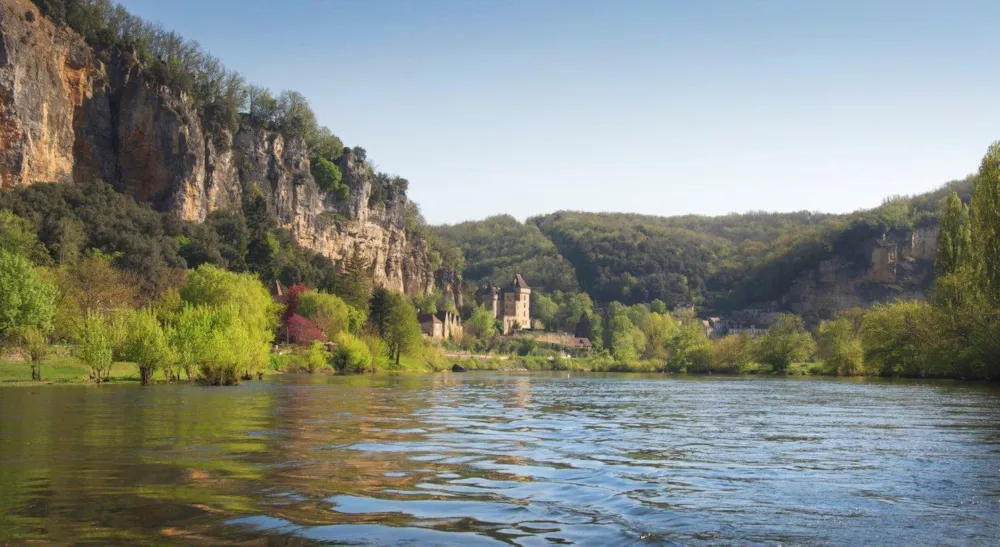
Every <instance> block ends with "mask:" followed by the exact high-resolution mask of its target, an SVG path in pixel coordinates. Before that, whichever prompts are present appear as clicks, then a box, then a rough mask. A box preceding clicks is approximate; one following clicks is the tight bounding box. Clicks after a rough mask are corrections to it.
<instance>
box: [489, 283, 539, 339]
mask: <svg viewBox="0 0 1000 547" xmlns="http://www.w3.org/2000/svg"><path fill="white" fill-rule="evenodd" d="M476 303H477V304H479V305H480V306H484V307H485V308H486V310H487V311H489V312H490V313H492V314H493V317H496V318H497V319H499V320H500V323H501V325H502V328H503V333H504V334H510V333H511V332H512V331H515V330H523V329H529V328H531V311H530V310H531V287H529V286H528V283H527V282H526V281H525V280H524V278H523V277H521V274H517V275H515V276H514V279H512V280H511V282H510V284H509V285H507V286H506V287H504V288H503V289H500V288H498V287H496V286H494V285H493V284H492V283H490V282H487V283H485V284H484V285H483V286H481V287H480V288H479V290H478V291H476Z"/></svg>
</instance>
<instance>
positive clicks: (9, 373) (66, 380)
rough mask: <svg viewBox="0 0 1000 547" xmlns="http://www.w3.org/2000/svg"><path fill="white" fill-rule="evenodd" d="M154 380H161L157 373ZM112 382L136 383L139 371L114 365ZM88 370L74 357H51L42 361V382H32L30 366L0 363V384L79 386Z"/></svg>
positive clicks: (126, 365) (125, 366)
mask: <svg viewBox="0 0 1000 547" xmlns="http://www.w3.org/2000/svg"><path fill="white" fill-rule="evenodd" d="M153 379H154V380H157V379H158V380H162V379H164V378H163V373H162V372H158V373H157V374H156V375H154V376H153ZM111 381H112V382H138V381H139V371H138V370H137V369H136V368H135V365H134V364H132V363H115V364H114V366H112V367H111ZM88 382H90V378H89V369H88V368H87V365H85V364H83V363H82V362H80V360H79V359H77V358H76V357H72V356H69V355H53V356H51V357H49V358H47V359H45V360H43V361H42V381H41V382H32V380H31V365H29V364H28V363H27V362H25V361H0V384H16V383H29V384H32V383H33V384H37V383H43V384H79V383H88Z"/></svg>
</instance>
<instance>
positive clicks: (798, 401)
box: [0, 374, 1000, 545]
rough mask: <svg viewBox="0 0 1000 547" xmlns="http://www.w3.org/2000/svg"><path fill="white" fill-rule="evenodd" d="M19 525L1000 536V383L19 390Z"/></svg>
mask: <svg viewBox="0 0 1000 547" xmlns="http://www.w3.org/2000/svg"><path fill="white" fill-rule="evenodd" d="M0 440H2V443H0V542H2V541H5V540H13V541H23V540H29V539H48V540H55V541H69V540H89V541H95V542H99V543H100V542H107V543H129V542H134V543H147V542H150V541H157V542H167V543H187V544H206V545H208V544H212V545H216V544H224V543H230V542H231V543H239V542H242V541H244V540H246V539H248V538H253V537H261V536H266V537H267V538H268V539H270V540H271V541H270V542H271V543H275V544H283V543H289V544H302V543H312V542H317V543H366V542H370V541H373V540H374V539H376V538H377V539H378V543H379V544H383V545H384V544H398V543H417V544H445V543H458V544H463V545H477V544H493V543H508V544H519V545H538V544H551V543H582V544H608V545H614V544H633V543H637V542H642V543H645V544H651V545H652V544H664V543H666V544H669V543H681V544H691V543H731V542H740V543H778V542H784V543H794V544H829V543H839V544H843V543H848V544H862V543H883V544H885V543H892V544H956V545H966V544H970V543H976V544H989V543H996V542H997V541H998V540H1000V392H998V391H997V389H996V388H994V387H991V386H982V385H962V384H958V383H932V382H924V383H920V382H880V381H850V380H847V381H833V380H791V379H748V378H718V377H703V378H665V377H662V376H635V375H617V376H615V375H608V376H597V375H590V376H575V375H566V374H561V375H559V374H553V375H533V376H501V375H485V374H483V375H480V374H467V375H460V374H443V375H434V376H431V375H427V376H394V377H390V376H379V377H360V376H359V377H346V378H344V377H329V376H322V377H312V378H310V377H287V378H284V379H282V380H280V381H274V382H254V383H250V384H248V385H245V386H241V387H238V388H231V389H229V388H205V387H198V386H187V385H180V386H154V387H151V388H148V389H144V388H139V387H137V386H127V385H120V386H105V387H101V388H94V387H83V386H43V387H30V388H25V387H17V388H0Z"/></svg>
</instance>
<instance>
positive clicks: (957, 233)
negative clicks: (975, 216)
mask: <svg viewBox="0 0 1000 547" xmlns="http://www.w3.org/2000/svg"><path fill="white" fill-rule="evenodd" d="M940 227H941V231H940V233H939V235H938V252H937V260H936V262H935V264H934V269H935V274H936V276H937V277H938V278H941V277H944V276H946V275H950V274H953V273H955V272H956V271H958V269H959V268H961V267H963V266H965V265H968V263H969V256H968V254H969V252H970V248H971V247H972V226H971V219H970V217H969V208H968V206H966V205H965V204H963V203H962V200H961V199H959V197H958V194H957V193H956V192H952V193H951V195H950V196H948V200H947V202H946V203H945V207H944V211H942V213H941V220H940Z"/></svg>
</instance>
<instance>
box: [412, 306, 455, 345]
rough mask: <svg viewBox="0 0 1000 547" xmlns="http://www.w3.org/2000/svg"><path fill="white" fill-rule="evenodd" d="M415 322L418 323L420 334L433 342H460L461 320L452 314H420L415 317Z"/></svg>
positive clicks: (444, 312)
mask: <svg viewBox="0 0 1000 547" xmlns="http://www.w3.org/2000/svg"><path fill="white" fill-rule="evenodd" d="M417 322H419V323H420V332H422V333H423V334H424V336H426V337H428V338H432V339H434V340H452V341H454V342H460V341H461V340H462V335H463V334H464V329H463V327H462V318H461V317H459V316H458V315H455V314H454V313H450V312H446V311H443V312H438V313H436V314H432V313H421V314H418V315H417Z"/></svg>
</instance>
